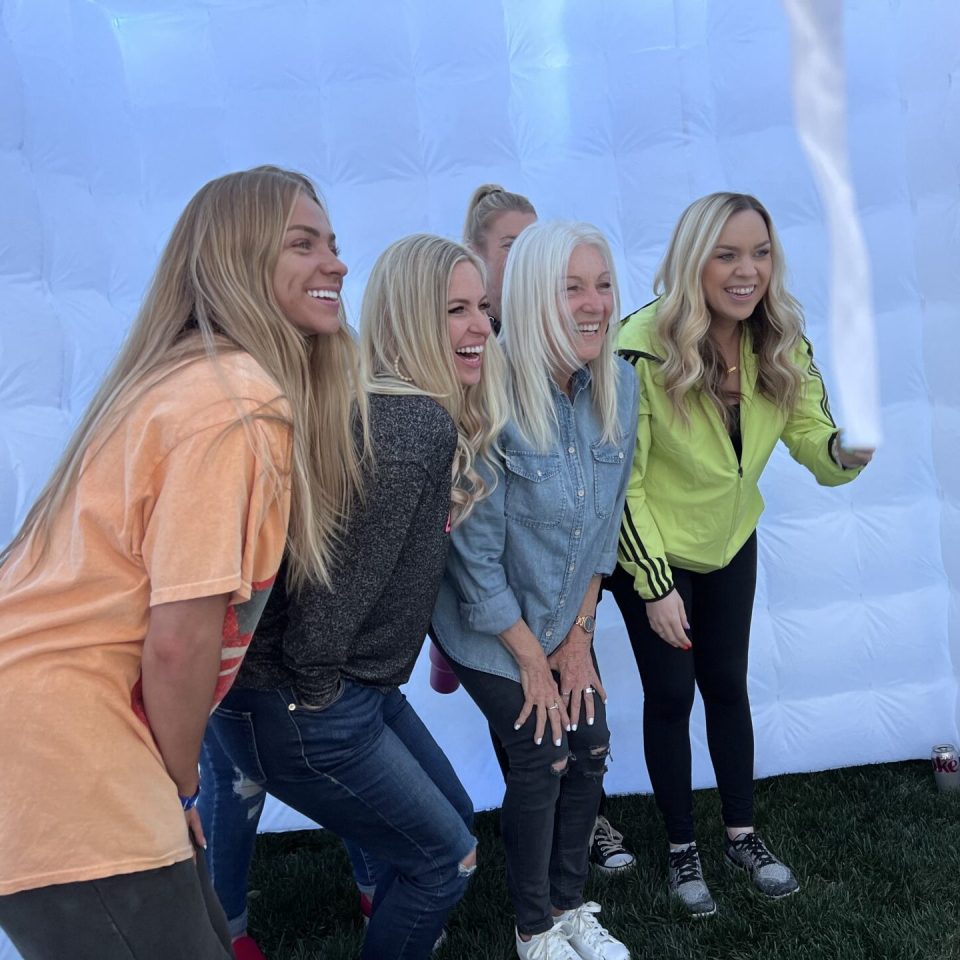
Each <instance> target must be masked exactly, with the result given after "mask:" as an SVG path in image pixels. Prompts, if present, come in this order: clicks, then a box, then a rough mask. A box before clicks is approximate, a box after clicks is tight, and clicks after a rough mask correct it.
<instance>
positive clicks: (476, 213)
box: [463, 183, 537, 253]
mask: <svg viewBox="0 0 960 960" xmlns="http://www.w3.org/2000/svg"><path fill="white" fill-rule="evenodd" d="M510 212H516V213H529V214H531V215H532V216H534V217H535V216H536V215H537V211H536V210H535V209H534V207H533V204H532V203H531V202H530V201H529V200H528V199H527V198H526V197H525V196H524V195H523V194H522V193H511V192H510V191H509V190H504V188H503V187H501V186H500V185H499V184H496V183H485V184H483V185H482V186H479V187H477V189H476V190H474V191H473V196H472V197H471V198H470V202H469V203H468V204H467V216H466V219H465V220H464V222H463V243H464V245H465V246H467V247H469V248H470V249H471V250H474V251H476V252H477V253H484V252H485V250H486V243H487V230H488V229H489V227H490V224H491V222H492V221H493V219H494V218H495V217H498V216H499V215H500V214H501V213H510Z"/></svg>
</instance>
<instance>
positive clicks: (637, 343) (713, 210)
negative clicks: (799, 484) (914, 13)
mask: <svg viewBox="0 0 960 960" xmlns="http://www.w3.org/2000/svg"><path fill="white" fill-rule="evenodd" d="M785 266H786V265H785V262H784V255H783V249H782V247H781V245H780V242H779V240H778V238H777V233H776V230H775V229H774V226H773V221H772V220H771V218H770V214H769V213H768V212H767V210H766V209H765V208H764V207H763V205H762V204H761V203H760V202H759V201H758V200H756V199H755V198H754V197H751V196H748V195H746V194H738V193H714V194H710V195H709V196H706V197H702V198H701V199H699V200H697V201H696V202H695V203H693V204H691V205H690V206H689V207H688V208H687V209H686V210H685V211H684V213H683V215H682V216H681V217H680V220H679V222H678V224H677V226H676V229H675V230H674V233H673V237H672V239H671V241H670V246H669V247H668V249H667V253H666V256H665V257H664V260H663V263H662V265H661V267H660V270H659V272H658V274H657V277H656V281H655V287H656V292H657V293H658V294H659V299H657V300H656V301H654V302H653V303H651V304H648V305H647V306H646V307H644V308H642V309H641V310H639V311H637V312H636V313H634V314H632V315H631V316H629V317H628V318H627V319H626V320H625V321H624V324H623V326H622V327H621V330H620V338H619V347H620V353H621V356H623V357H625V358H626V359H627V360H628V361H629V362H630V363H631V364H633V366H634V367H635V369H636V373H637V379H638V381H639V385H640V397H641V401H640V422H639V433H638V435H637V445H636V454H635V457H634V463H633V473H632V475H631V478H630V488H629V490H628V491H627V498H626V507H625V511H624V520H623V528H622V530H621V538H620V553H619V566H618V569H617V572H616V573H615V574H614V576H613V577H612V578H611V580H610V586H611V589H612V591H613V594H614V596H615V597H616V600H617V603H618V605H619V607H620V611H621V613H622V614H623V618H624V621H625V622H626V625H627V630H628V632H629V634H630V641H631V644H632V646H633V652H634V656H635V657H636V660H637V665H638V667H639V668H640V677H641V680H642V682H643V689H644V706H643V739H644V750H645V754H646V760H647V768H648V770H649V773H650V779H651V781H652V783H653V789H654V795H655V797H656V801H657V805H658V807H659V809H660V811H661V813H662V815H663V817H664V820H665V823H666V828H667V839H668V841H669V847H670V852H669V868H668V883H669V888H670V891H671V894H672V895H673V896H675V897H676V898H677V899H678V900H679V902H680V903H681V904H682V905H683V906H684V907H685V908H686V909H687V910H688V911H689V912H690V913H692V914H694V915H696V916H706V915H709V914H711V913H713V912H714V911H715V910H716V904H715V902H714V900H713V897H712V896H711V894H710V891H709V889H708V887H707V885H706V883H705V882H704V879H703V871H702V867H701V864H700V858H699V853H698V851H697V846H696V843H695V841H694V834H693V801H692V794H691V781H690V735H689V722H690V710H691V708H692V705H693V697H694V688H695V687H698V688H699V689H700V693H701V695H702V697H703V703H704V708H705V712H706V722H707V740H708V743H709V747H710V756H711V759H712V760H713V767H714V771H715V773H716V777H717V786H718V788H719V791H720V799H721V804H722V812H723V820H724V824H725V826H726V834H725V836H724V854H725V859H726V862H727V863H729V864H730V865H731V866H733V867H736V868H738V869H741V870H744V871H746V872H747V873H748V874H749V875H750V877H751V879H752V881H753V883H754V885H755V886H756V887H757V888H758V889H759V890H760V891H761V892H762V893H764V894H766V895H767V896H770V897H784V896H788V895H789V894H791V893H794V892H795V891H796V890H798V889H799V884H798V882H797V879H796V878H795V877H794V875H793V873H792V871H791V870H790V869H789V868H788V867H787V866H786V865H785V864H783V863H782V862H780V861H779V860H778V859H777V858H776V857H775V856H774V855H773V854H772V853H771V852H770V850H769V849H768V848H767V846H766V845H765V844H764V842H763V840H761V838H760V836H759V834H757V833H756V832H755V830H754V810H753V726H752V723H751V719H750V703H749V700H748V697H747V652H748V647H749V639H750V617H751V612H752V608H753V596H754V589H755V585H756V568H757V540H756V526H757V521H758V519H759V517H760V513H761V511H762V509H763V500H762V498H761V496H760V492H759V490H758V488H757V481H758V480H759V478H760V474H761V473H762V471H763V469H764V467H765V466H766V463H767V461H768V459H769V458H770V455H771V453H772V452H773V448H774V447H775V446H776V443H777V441H778V440H783V442H784V443H785V444H786V446H787V448H788V449H789V451H790V453H791V455H792V456H793V457H794V459H795V460H797V461H799V462H800V463H802V464H803V465H804V466H805V467H807V468H808V469H809V470H810V471H811V472H812V473H813V474H814V476H815V477H816V479H817V481H818V482H819V483H821V484H825V485H827V486H835V485H838V484H842V483H847V482H849V481H850V480H853V479H854V478H855V477H856V476H858V474H859V472H860V468H861V467H862V466H863V465H865V464H866V463H867V462H868V461H869V460H870V456H871V453H872V451H868V450H847V449H846V448H844V447H843V445H842V444H841V442H840V431H839V430H838V429H837V426H836V424H835V423H834V422H833V417H832V416H831V414H830V407H829V404H828V402H827V394H826V389H825V387H824V383H823V378H822V377H821V375H820V371H819V370H818V369H817V366H816V364H815V363H814V360H813V351H812V348H811V346H810V343H809V341H808V340H807V339H806V338H805V337H804V335H803V316H802V313H801V310H800V305H799V304H798V303H797V301H796V300H795V299H794V298H793V297H792V296H791V295H790V294H789V292H788V291H787V289H786V286H785V281H784V275H785Z"/></svg>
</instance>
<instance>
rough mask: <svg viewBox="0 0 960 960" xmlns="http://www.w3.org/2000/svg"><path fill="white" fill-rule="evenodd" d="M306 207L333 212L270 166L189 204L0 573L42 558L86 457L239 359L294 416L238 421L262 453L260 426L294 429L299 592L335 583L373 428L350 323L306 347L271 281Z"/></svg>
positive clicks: (290, 539)
mask: <svg viewBox="0 0 960 960" xmlns="http://www.w3.org/2000/svg"><path fill="white" fill-rule="evenodd" d="M301 194H304V195H306V196H307V197H309V198H310V199H311V200H313V201H315V202H316V203H317V204H318V205H319V206H320V207H321V209H324V212H326V211H325V208H324V205H323V202H322V201H321V199H320V196H319V194H318V193H317V191H316V189H315V187H314V186H313V184H312V183H311V182H310V180H309V179H307V177H305V176H303V175H302V174H299V173H295V172H293V171H289V170H281V169H279V168H277V167H269V166H264V167H257V168H255V169H253V170H247V171H244V172H241V173H231V174H228V175H227V176H224V177H220V178H219V179H217V180H213V181H211V182H210V183H208V184H206V185H205V186H204V187H202V188H201V189H200V190H199V191H198V192H197V194H196V195H195V196H194V197H193V199H192V200H191V201H190V202H189V203H188V204H187V207H186V209H185V210H184V211H183V213H182V214H181V216H180V218H179V220H178V221H177V223H176V225H175V226H174V228H173V232H172V234H171V236H170V239H169V241H168V242H167V245H166V247H165V249H164V251H163V253H162V255H161V257H160V263H159V265H158V266H157V270H156V273H155V274H154V276H153V280H152V282H151V284H150V287H149V289H148V291H147V295H146V298H145V299H144V302H143V305H142V307H141V308H140V311H139V313H138V314H137V317H136V319H135V320H134V322H133V326H132V327H131V329H130V332H129V334H128V336H127V339H126V341H125V343H124V345H123V347H122V349H121V351H120V354H119V356H118V357H117V359H116V361H115V362H114V364H113V366H112V367H111V369H110V370H109V372H108V373H107V375H106V377H105V378H104V380H103V383H102V384H101V385H100V388H99V390H98V391H97V393H96V395H95V396H94V398H93V400H92V401H91V403H90V406H89V407H88V409H87V411H86V413H85V414H84V416H83V419H82V420H81V421H80V423H79V425H78V426H77V428H76V430H75V431H74V433H73V436H72V437H71V439H70V441H69V443H68V444H67V448H66V450H65V452H64V454H63V456H62V457H61V459H60V462H59V464H58V465H57V467H56V468H55V469H54V471H53V475H52V476H51V478H50V480H49V481H48V482H47V485H46V486H45V487H44V489H43V491H42V492H41V494H40V496H39V498H38V499H37V501H36V503H34V505H33V507H32V509H31V510H30V512H29V513H28V514H27V517H26V519H25V521H24V523H23V525H22V526H21V528H20V530H19V532H18V533H17V535H16V537H15V538H14V539H13V541H12V542H11V543H10V545H9V546H8V547H7V548H6V549H5V550H4V552H3V554H2V556H0V562H2V561H3V560H6V558H7V557H8V556H9V555H10V553H11V551H12V550H13V549H14V548H15V547H16V546H17V545H18V544H20V543H21V542H23V541H25V540H27V539H31V540H34V541H35V542H38V545H39V547H40V549H41V555H42V551H43V550H45V549H46V548H47V541H48V539H49V533H50V528H51V525H52V523H53V521H54V518H55V516H56V514H57V512H58V510H59V509H60V507H61V506H62V504H63V502H64V499H65V498H66V496H67V494H68V492H69V491H70V489H71V488H72V487H73V486H74V485H75V484H76V482H77V479H78V477H79V476H80V473H81V470H82V465H83V461H84V458H85V457H86V456H87V455H88V454H93V455H95V453H96V449H99V446H100V445H101V444H102V443H103V441H104V440H105V439H106V437H108V436H109V435H110V433H111V432H112V431H113V430H114V429H116V428H117V427H118V426H119V424H120V423H121V422H122V420H123V417H124V414H125V413H126V412H127V411H128V410H130V409H131V408H132V407H133V406H134V405H135V404H136V403H137V401H138V400H139V399H140V398H141V397H142V396H143V395H144V394H145V393H146V392H147V391H148V390H149V389H150V388H151V387H153V386H155V385H156V384H157V383H159V382H160V381H161V380H163V379H164V378H165V377H167V376H169V375H170V374H171V373H173V372H174V371H175V370H176V369H178V368H180V367H182V366H183V365H184V364H186V363H189V362H191V361H194V360H198V359H201V358H207V359H209V360H211V361H213V363H214V365H215V367H217V368H218V360H219V358H220V357H222V356H225V355H226V354H228V353H230V352H233V351H244V352H246V353H248V354H249V355H250V356H251V357H252V358H253V359H254V360H256V362H257V363H258V364H259V365H260V366H261V367H262V368H263V370H264V371H265V372H266V373H267V374H268V375H269V376H270V377H272V378H273V380H274V381H275V382H276V384H277V386H278V387H279V389H280V392H281V394H282V398H286V401H287V405H288V406H289V411H290V412H289V417H288V416H287V415H286V414H285V413H283V412H281V411H280V410H279V409H278V408H277V407H276V406H273V405H268V407H267V408H265V409H261V410H258V411H255V412H254V413H253V414H252V415H250V414H243V413H242V412H241V421H242V423H243V426H244V428H245V429H246V430H247V436H248V438H250V439H251V442H254V443H256V441H255V439H254V436H253V435H254V431H252V430H249V429H247V428H248V427H249V425H250V421H251V420H254V419H271V420H280V421H282V422H284V423H286V424H288V425H289V427H290V428H291V444H292V450H291V458H290V465H291V466H290V477H289V483H290V487H291V508H290V524H289V529H288V535H287V551H288V555H289V571H290V572H289V578H290V581H291V583H292V585H294V586H298V585H300V584H301V583H303V582H305V581H306V580H308V579H311V580H317V579H318V580H321V581H324V582H329V571H330V569H331V561H332V559H333V551H334V547H335V545H336V543H337V540H338V537H339V533H340V529H341V526H342V523H343V521H344V518H345V516H346V514H347V511H348V509H349V506H350V503H351V502H352V499H353V497H354V495H355V494H356V493H358V492H360V491H361V490H362V470H361V460H362V458H363V454H364V450H365V444H361V446H360V448H359V449H358V445H357V443H356V441H355V439H354V431H353V423H354V420H355V418H356V417H357V415H358V413H359V416H360V418H361V420H362V421H363V423H364V424H365V423H366V413H365V403H364V402H363V399H362V397H359V396H358V390H357V385H358V382H359V365H358V355H357V349H356V344H355V342H354V340H353V338H352V337H351V335H350V333H349V331H348V328H347V326H346V322H345V317H344V316H343V315H342V313H341V325H340V329H339V330H338V331H337V332H336V333H334V334H332V335H328V336H319V335H317V336H304V335H303V334H301V333H300V332H299V331H298V330H297V329H296V328H295V327H294V326H293V324H292V323H291V322H290V321H289V320H288V319H287V318H286V317H285V316H284V314H283V312H282V310H281V309H280V306H279V304H278V303H277V300H276V296H275V294H274V289H273V275H274V268H275V266H276V263H277V258H278V256H279V254H280V251H281V248H282V245H283V241H284V235H285V233H286V230H287V227H288V225H289V222H290V216H291V214H292V212H293V207H294V204H295V203H296V200H297V198H298V196H299V195H301ZM341 311H342V307H341ZM221 375H222V370H221ZM224 382H225V383H226V380H224ZM282 398H281V397H278V398H277V399H278V400H281V399H282ZM238 399H239V398H238ZM364 436H366V431H365V430H364ZM258 452H261V453H262V452H263V451H259V450H258ZM276 467H277V465H276V464H273V465H272V469H273V471H274V477H275V479H276V480H277V481H280V480H281V478H280V477H278V476H277V475H276V472H275V471H276ZM267 469H268V470H270V469H271V464H270V463H269V461H268V466H267ZM285 480H286V478H284V481H285Z"/></svg>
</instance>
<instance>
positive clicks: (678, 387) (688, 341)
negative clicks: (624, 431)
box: [654, 193, 803, 424]
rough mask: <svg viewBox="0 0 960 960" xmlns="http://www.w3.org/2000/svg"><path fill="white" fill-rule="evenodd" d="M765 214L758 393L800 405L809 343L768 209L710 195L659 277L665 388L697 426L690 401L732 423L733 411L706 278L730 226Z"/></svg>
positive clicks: (757, 317) (682, 223) (677, 237)
mask: <svg viewBox="0 0 960 960" xmlns="http://www.w3.org/2000/svg"><path fill="white" fill-rule="evenodd" d="M745 210H753V211H755V212H756V213H758V214H760V216H761V217H762V218H763V221H764V223H765V224H766V225H767V230H768V231H769V233H770V267H771V269H770V283H769V285H768V286H767V292H766V293H765V294H764V296H763V299H762V300H761V302H760V304H759V306H758V307H757V310H756V311H755V312H754V315H753V316H752V317H751V318H750V319H749V320H747V321H746V328H747V330H748V331H749V333H750V337H751V340H752V349H753V350H755V351H756V353H757V355H758V361H759V362H758V375H757V389H758V391H759V392H760V393H761V394H762V395H763V396H764V397H766V398H767V399H768V400H770V401H771V402H772V403H774V404H775V405H776V406H777V407H779V408H780V409H781V410H785V411H789V410H791V409H792V408H793V406H794V404H795V403H796V402H797V398H798V397H799V395H800V391H801V389H802V386H803V374H802V372H801V370H800V369H799V367H797V365H796V363H795V362H794V360H793V356H794V354H795V352H796V349H797V347H798V345H799V344H800V342H801V340H802V338H803V312H802V310H801V307H800V304H799V302H798V301H797V300H796V299H794V297H792V296H791V295H790V293H789V292H788V291H787V289H786V287H785V285H784V283H785V273H786V266H785V259H784V254H783V247H782V246H781V245H780V240H779V238H778V237H777V231H776V230H775V229H774V226H773V220H772V219H771V217H770V214H769V213H768V212H767V210H766V208H765V207H764V206H763V204H762V203H760V201H759V200H757V199H756V198H755V197H751V196H750V195H749V194H745V193H711V194H709V195H708V196H706V197H701V198H700V199H699V200H696V201H694V202H693V203H691V204H690V206H689V207H687V209H686V210H684V211H683V213H682V214H681V216H680V219H679V221H678V222H677V226H676V227H675V228H674V231H673V236H672V237H671V239H670V246H669V247H668V248H667V252H666V255H665V256H664V258H663V262H662V263H661V264H660V267H659V269H658V270H657V274H656V277H655V278H654V291H655V292H656V293H657V294H658V295H659V296H660V298H661V299H660V302H659V304H658V306H657V320H656V329H657V336H658V337H659V339H660V342H661V343H662V345H663V348H664V353H665V356H664V363H663V366H662V367H661V376H662V377H663V383H664V388H665V389H666V392H667V395H668V396H669V397H670V400H671V401H672V403H673V407H674V410H675V411H676V413H677V416H678V417H679V418H680V420H681V422H683V423H684V424H688V423H689V422H690V413H689V410H688V407H687V398H688V395H689V394H690V391H691V390H698V391H700V392H701V393H702V394H703V395H704V396H706V397H708V398H709V399H710V401H711V402H712V403H713V404H714V405H715V406H716V408H717V410H718V411H719V413H720V416H721V417H722V418H723V419H724V422H725V423H729V421H730V416H731V413H730V407H729V405H728V403H727V402H726V401H725V400H724V393H723V389H722V383H723V379H724V376H725V374H726V364H725V363H724V361H723V357H722V356H721V354H720V351H719V349H718V348H717V346H716V345H715V344H714V342H713V340H712V339H711V337H710V336H709V331H710V321H711V317H710V310H709V308H708V306H707V302H706V299H705V298H704V295H703V283H702V280H701V278H702V276H703V270H704V268H705V267H706V265H707V262H708V260H709V259H710V257H711V255H712V254H713V251H714V248H715V247H716V245H717V242H718V241H719V239H720V234H721V233H722V232H723V228H724V226H726V223H727V221H728V220H729V219H730V217H731V216H733V214H735V213H740V212H742V211H745Z"/></svg>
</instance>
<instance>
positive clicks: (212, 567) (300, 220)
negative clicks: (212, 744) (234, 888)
mask: <svg viewBox="0 0 960 960" xmlns="http://www.w3.org/2000/svg"><path fill="white" fill-rule="evenodd" d="M345 272H346V268H345V267H344V266H343V264H342V263H341V262H340V261H339V259H338V258H337V255H336V244H335V240H334V237H333V234H332V232H331V230H330V224H329V220H328V218H327V215H326V212H325V210H324V208H323V205H322V204H321V202H320V200H319V198H318V196H317V193H316V191H315V190H314V188H313V186H312V185H311V183H310V181H309V180H307V179H306V178H305V177H303V176H302V175H300V174H297V173H292V172H288V171H284V170H280V169H277V168H273V167H261V168H257V169H255V170H250V171H246V172H244V173H236V174H230V175H228V176H225V177H221V178H220V179H218V180H214V181H212V182H211V183H208V184H207V185H206V186H204V187H203V188H202V189H201V190H200V191H199V192H198V193H197V194H196V196H195V197H194V198H193V199H192V200H191V201H190V203H189V204H188V206H187V208H186V210H185V211H184V212H183V214H182V215H181V217H180V218H179V220H178V221H177V223H176V225H175V227H174V229H173V233H172V236H171V238H170V240H169V242H168V243H167V246H166V248H165V250H164V252H163V254H162V256H161V259H160V264H159V266H158V268H157V272H156V274H155V275H154V278H153V282H152V284H151V286H150V289H149V291H148V294H147V296H146V299H145V301H144V304H143V307H142V308H141V310H140V313H139V314H138V316H137V318H136V320H135V322H134V324H133V327H132V329H131V331H130V335H129V337H128V339H127V342H126V344H125V346H124V348H123V350H122V351H121V353H120V356H119V357H118V359H117V360H116V362H115V364H114V366H113V367H112V369H111V370H110V372H109V373H108V375H107V376H106V378H105V380H104V382H103V384H102V386H101V387H100V389H99V391H98V393H97V395H96V396H95V397H94V399H93V402H92V403H91V405H90V407H89V409H88V410H87V412H86V414H85V416H84V417H83V419H82V420H81V422H80V424H79V426H78V427H77V429H76V431H75V433H74V435H73V438H72V439H71V441H70V443H69V444H68V446H67V449H66V452H65V453H64V455H63V458H62V460H61V462H60V463H59V465H58V466H57V468H56V469H55V471H54V473H53V476H52V477H51V479H50V481H49V482H48V484H47V486H46V487H45V489H44V490H43V492H42V493H41V495H40V497H39V499H38V500H37V502H36V504H35V505H34V507H33V509H32V510H31V511H30V512H29V514H28V515H27V518H26V520H25V522H24V524H23V526H22V527H21V529H20V531H19V533H18V534H17V536H16V537H15V538H14V540H13V542H12V543H11V544H10V546H9V547H8V548H7V549H6V550H5V551H4V553H3V556H2V567H0V736H2V738H3V740H4V742H5V743H6V744H8V745H9V746H10V749H9V750H8V754H7V763H6V765H5V768H4V794H3V802H2V804H0V808H2V812H0V863H2V869H0V924H2V925H3V927H4V929H5V930H6V931H7V932H8V934H9V935H10V936H11V939H12V940H13V942H14V943H15V944H16V946H17V947H18V949H19V950H20V952H21V954H23V956H24V957H25V960H48V958H51V960H52V958H58V960H59V958H61V957H64V956H72V957H78V958H90V960H93V958H96V960H112V958H120V957H123V958H129V957H131V956H133V957H137V958H144V960H154V958H157V960H159V958H160V957H168V956H173V955H178V956H190V957H194V958H198V960H206V958H211V960H213V958H216V960H226V958H228V957H231V956H232V954H231V951H230V943H229V938H228V936H227V931H226V927H225V924H224V922H223V915H222V912H221V911H220V910H219V908H218V907H216V904H215V900H214V899H213V898H212V896H211V895H210V894H211V891H209V890H208V888H207V884H206V878H205V870H204V868H203V865H202V852H201V848H202V846H203V844H204V837H203V831H202V828H201V825H200V820H199V817H198V815H197V811H196V809H195V804H196V802H197V798H198V795H199V790H200V787H199V783H198V777H197V759H198V754H199V749H200V741H201V738H202V735H203V730H204V727H205V724H206V720H207V716H208V714H209V712H210V710H211V709H212V708H213V707H214V706H216V704H217V703H218V702H219V701H220V700H221V699H222V698H223V696H224V695H225V694H226V692H227V691H228V689H229V688H230V686H231V684H232V683H233V681H234V679H235V677H236V674H237V670H238V668H239V665H240V663H241V661H242V660H243V657H244V654H245V651H246V648H247V645H248V644H249V642H250V635H251V634H252V632H253V629H254V627H255V626H256V624H257V620H258V618H259V614H260V612H261V610H262V609H263V605H264V603H265V601H266V598H267V595H268V593H269V591H270V587H271V585H272V584H273V581H274V579H275V577H276V573H277V568H278V565H279V563H280V558H281V554H282V551H283V547H284V543H285V542H286V544H287V549H288V551H289V556H290V579H291V581H292V582H293V583H298V582H303V581H306V580H308V579H309V580H316V579H321V580H323V579H325V578H328V577H329V575H330V571H331V562H332V547H333V545H334V543H335V542H336V540H337V538H338V537H339V536H340V529H341V525H342V522H343V518H344V516H345V513H346V508H347V506H348V505H349V503H350V502H351V500H352V499H353V497H354V495H355V492H356V490H357V488H358V485H359V481H360V476H361V466H360V461H361V459H362V456H363V454H362V445H361V447H360V448H359V449H358V447H357V445H356V443H355V440H354V432H353V429H354V428H353V424H354V422H355V420H356V418H357V403H356V401H355V399H354V398H355V397H356V390H355V383H356V378H357V371H358V367H357V360H356V350H355V348H354V346H353V343H352V341H351V338H350V336H349V334H348V332H347V331H346V330H344V329H343V324H342V319H343V314H342V308H341V305H340V287H341V283H342V279H343V275H344V273H345ZM321 443H322V445H323V455H322V457H321V456H320V446H321ZM288 516H289V526H288ZM178 795H179V800H178ZM27 799H29V802H27ZM143 903H147V904H149V909H148V910H143V908H142V904H143Z"/></svg>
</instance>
